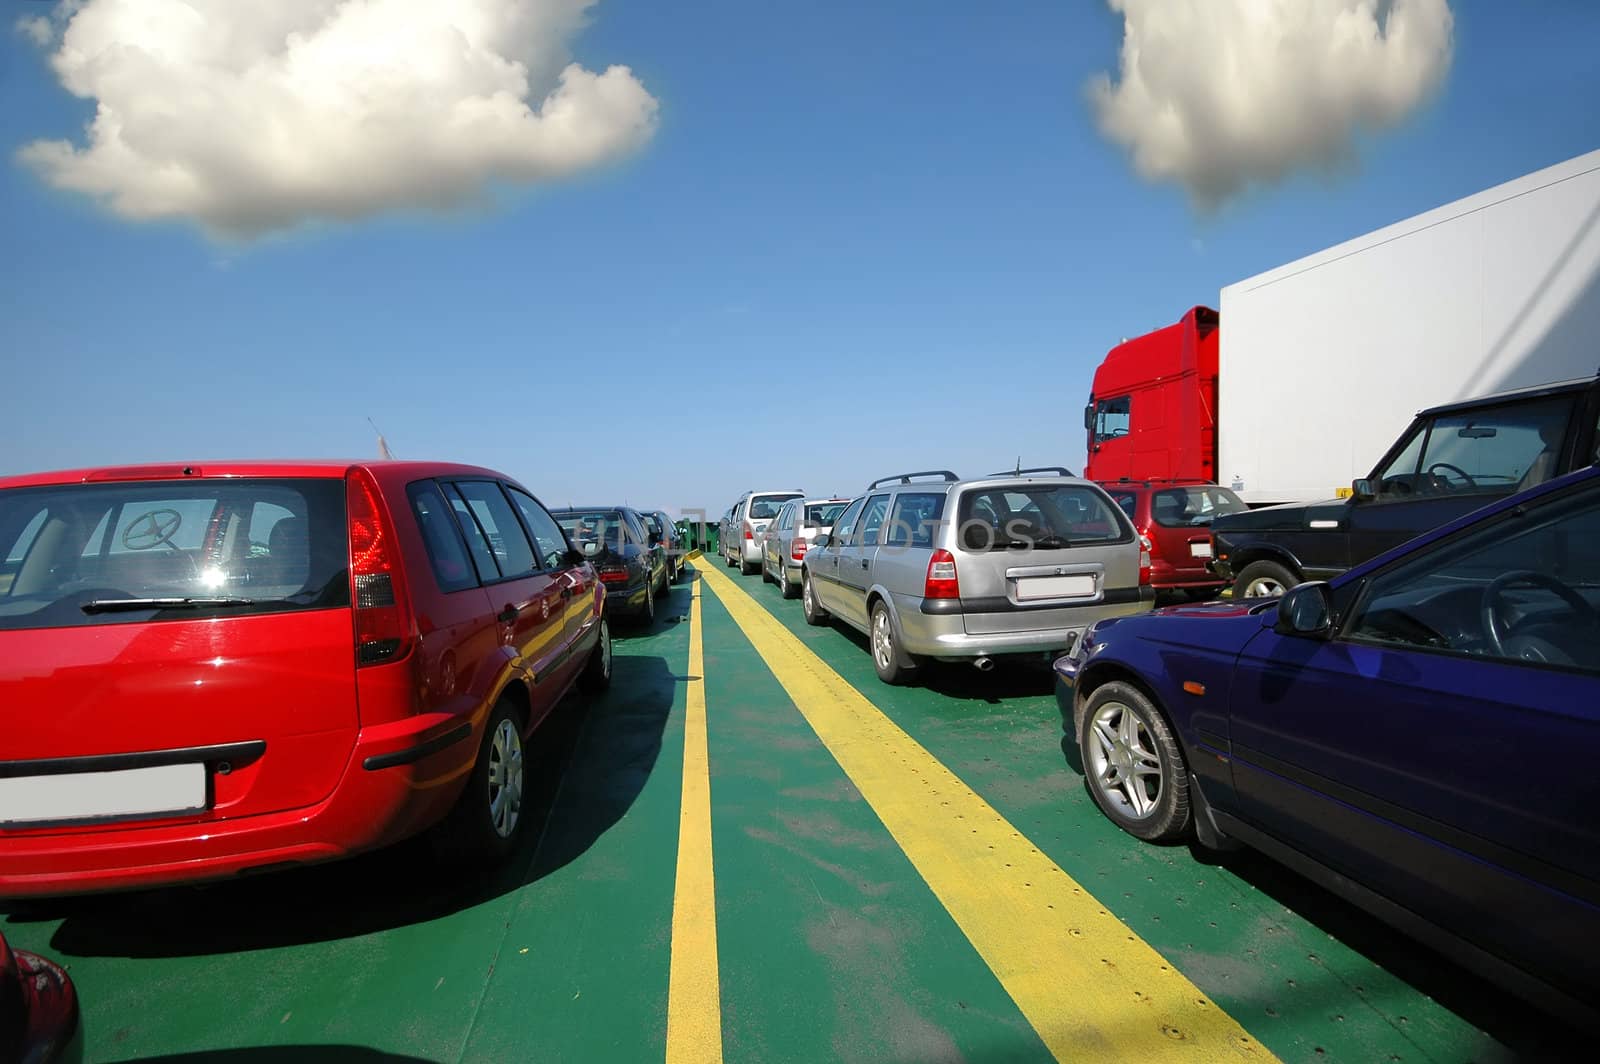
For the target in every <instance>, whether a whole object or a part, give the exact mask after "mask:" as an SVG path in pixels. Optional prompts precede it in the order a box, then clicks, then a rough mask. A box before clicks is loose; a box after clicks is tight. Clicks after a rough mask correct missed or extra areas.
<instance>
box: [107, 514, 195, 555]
mask: <svg viewBox="0 0 1600 1064" xmlns="http://www.w3.org/2000/svg"><path fill="white" fill-rule="evenodd" d="M181 524H183V515H182V514H180V513H179V512H178V511H176V510H151V511H150V512H149V513H144V514H140V515H139V516H138V517H135V518H134V519H133V522H132V523H131V524H129V525H128V527H127V528H125V529H123V530H122V545H123V546H124V547H127V548H128V549H129V550H153V549H154V548H156V547H159V546H161V545H162V544H163V543H165V544H166V545H167V546H169V547H171V548H172V549H173V550H177V549H178V547H177V546H176V545H175V544H174V543H173V542H172V537H173V535H174V534H176V533H177V531H178V526H179V525H181Z"/></svg>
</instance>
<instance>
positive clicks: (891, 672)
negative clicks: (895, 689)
mask: <svg viewBox="0 0 1600 1064" xmlns="http://www.w3.org/2000/svg"><path fill="white" fill-rule="evenodd" d="M867 646H868V649H869V650H870V651H871V652H872V667H873V668H874V669H875V670H877V673H878V679H880V680H882V681H883V682H884V683H886V684H903V683H905V682H906V681H907V680H909V679H911V673H912V671H913V670H912V669H910V668H908V667H907V666H906V665H904V664H903V663H902V662H901V659H900V639H899V637H898V636H897V635H896V634H895V630H894V618H893V617H890V616H889V607H887V606H885V605H884V604H883V603H882V602H878V603H874V604H873V607H872V624H871V626H870V630H869V634H868V636H867Z"/></svg>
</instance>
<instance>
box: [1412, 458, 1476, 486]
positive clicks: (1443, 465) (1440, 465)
mask: <svg viewBox="0 0 1600 1064" xmlns="http://www.w3.org/2000/svg"><path fill="white" fill-rule="evenodd" d="M1435 469H1448V470H1450V472H1452V473H1455V474H1456V475H1458V476H1459V477H1461V479H1462V480H1464V481H1466V482H1467V487H1469V488H1476V487H1477V486H1478V482H1477V481H1476V480H1473V479H1472V474H1471V473H1468V472H1467V471H1466V470H1465V469H1462V468H1461V467H1460V466H1454V465H1451V464H1450V463H1449V462H1435V463H1433V465H1431V466H1429V467H1428V468H1427V469H1426V470H1425V472H1426V473H1427V474H1428V476H1430V477H1431V476H1433V471H1434V470H1435ZM1449 483H1450V482H1449V481H1448V480H1447V481H1445V484H1446V485H1448V484H1449Z"/></svg>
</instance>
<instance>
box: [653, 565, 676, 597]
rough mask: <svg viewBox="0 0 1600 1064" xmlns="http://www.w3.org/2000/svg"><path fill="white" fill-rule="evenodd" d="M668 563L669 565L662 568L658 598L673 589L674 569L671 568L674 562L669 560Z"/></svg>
mask: <svg viewBox="0 0 1600 1064" xmlns="http://www.w3.org/2000/svg"><path fill="white" fill-rule="evenodd" d="M667 564H668V566H669V567H668V568H664V569H662V570H661V586H660V587H658V588H656V598H660V597H661V596H662V595H665V594H666V593H667V592H669V591H671V590H672V569H671V568H670V566H671V564H672V563H671V562H668V563H667Z"/></svg>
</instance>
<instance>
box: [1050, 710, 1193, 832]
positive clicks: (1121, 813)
mask: <svg viewBox="0 0 1600 1064" xmlns="http://www.w3.org/2000/svg"><path fill="white" fill-rule="evenodd" d="M1078 753H1079V756H1080V757H1081V758H1082V759H1083V774H1084V778H1085V779H1086V780H1087V781H1088V784H1089V793H1090V794H1091V795H1093V796H1094V801H1095V804H1096V805H1098V806H1099V807H1100V811H1101V812H1102V813H1104V814H1105V815H1106V818H1107V819H1108V820H1110V821H1111V822H1112V823H1113V824H1116V825H1117V826H1118V827H1120V828H1121V829H1122V830H1124V831H1126V832H1127V833H1128V834H1130V835H1132V836H1134V837H1135V838H1140V839H1144V840H1145V841H1146V842H1173V841H1176V840H1178V839H1181V838H1184V837H1186V836H1187V835H1188V834H1189V830H1190V827H1191V823H1192V821H1193V813H1192V810H1191V807H1190V802H1189V767H1188V763H1187V762H1186V761H1185V760H1184V757H1183V748H1182V747H1181V746H1180V745H1179V743H1178V739H1177V737H1176V736H1175V735H1174V734H1173V732H1172V728H1171V726H1170V725H1169V724H1168V723H1167V718H1166V717H1165V716H1163V715H1162V713H1161V711H1160V710H1159V709H1157V708H1156V706H1155V704H1154V703H1153V702H1151V701H1150V699H1149V698H1147V697H1145V695H1144V692H1142V691H1140V690H1139V689H1138V688H1137V687H1134V686H1133V685H1132V684H1129V683H1124V682H1122V681H1120V680H1114V681H1112V682H1111V683H1107V684H1103V685H1102V686H1100V687H1097V688H1095V691H1094V694H1092V695H1090V696H1089V703H1088V705H1087V707H1086V708H1085V710H1084V713H1083V719H1082V721H1081V722H1080V723H1079V725H1078ZM1152 781H1153V782H1154V783H1155V793H1153V794H1152V793H1151V791H1150V783H1151V782H1152Z"/></svg>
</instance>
